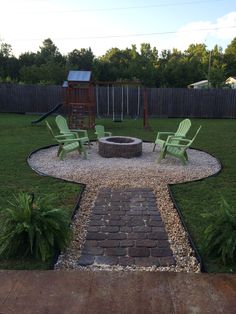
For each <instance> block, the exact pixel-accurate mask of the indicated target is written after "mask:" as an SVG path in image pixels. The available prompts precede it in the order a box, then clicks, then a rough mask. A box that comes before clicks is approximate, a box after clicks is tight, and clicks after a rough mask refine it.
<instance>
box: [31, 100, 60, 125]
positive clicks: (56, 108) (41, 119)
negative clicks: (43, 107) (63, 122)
mask: <svg viewBox="0 0 236 314" xmlns="http://www.w3.org/2000/svg"><path fill="white" fill-rule="evenodd" d="M61 106H63V104H58V105H56V106H55V107H54V108H52V110H50V111H48V112H47V113H45V114H43V115H42V116H41V117H40V118H39V119H37V120H35V121H32V122H31V124H36V123H39V122H41V121H43V120H44V119H46V118H47V117H48V116H50V114H52V113H54V112H56V111H57V110H58V109H59V108H61Z"/></svg>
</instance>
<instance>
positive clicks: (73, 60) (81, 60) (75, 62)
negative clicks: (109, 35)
mask: <svg viewBox="0 0 236 314" xmlns="http://www.w3.org/2000/svg"><path fill="white" fill-rule="evenodd" d="M67 60H68V67H69V69H71V68H72V69H75V70H92V67H93V61H94V54H93V52H92V50H91V48H88V49H85V48H82V49H80V50H78V49H74V50H73V51H72V52H70V53H69V54H68V57H67Z"/></svg>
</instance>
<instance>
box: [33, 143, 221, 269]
mask: <svg viewBox="0 0 236 314" xmlns="http://www.w3.org/2000/svg"><path fill="white" fill-rule="evenodd" d="M57 149H58V148H57V147H56V146H53V147H50V148H47V149H41V150H39V151H37V152H36V153H34V154H32V155H31V157H30V158H29V160H28V162H29V165H30V166H31V167H32V168H33V169H35V170H36V171H39V172H41V173H44V174H46V175H49V176H54V177H56V178H61V179H65V180H68V181H75V182H78V183H84V184H86V188H85V190H84V193H83V196H82V199H81V203H80V210H79V211H78V212H77V213H76V215H75V217H74V220H73V222H72V226H71V227H72V230H73V240H72V241H71V244H70V246H69V247H68V248H67V249H66V250H65V252H63V253H62V254H61V255H60V256H59V259H58V262H57V263H56V265H55V269H78V268H81V267H80V266H78V264H77V261H78V259H79V256H80V254H81V247H82V245H83V243H84V241H85V237H86V229H87V226H88V222H89V217H90V213H91V210H92V208H93V205H94V202H95V199H96V196H97V193H98V190H99V189H100V188H101V187H110V188H128V187H130V188H139V187H148V188H151V189H153V191H154V193H155V196H156V202H157V206H158V208H159V209H160V213H161V216H162V220H163V222H164V224H165V228H166V231H167V234H168V238H169V242H170V246H171V249H172V251H173V254H174V257H175V259H176V265H175V266H170V267H156V266H152V267H137V266H136V267H135V266H134V267H130V266H129V267H121V266H107V265H95V266H92V267H91V266H90V267H89V266H88V267H87V268H84V267H83V269H85V270H93V271H94V270H100V269H106V270H112V271H119V270H132V271H134V270H137V271H144V270H145V271H175V272H179V271H185V272H199V271H200V265H199V263H198V261H197V259H196V257H195V254H194V252H193V249H192V247H191V246H190V244H189V241H188V236H187V234H186V232H185V230H184V228H183V226H182V223H181V220H180V218H179V216H178V213H177V211H176V209H175V207H174V204H173V203H172V200H171V198H170V195H169V192H168V184H174V183H180V182H187V181H193V180H197V179H202V178H206V177H208V176H210V175H213V174H215V173H217V172H218V171H219V170H220V168H221V166H220V163H219V162H218V161H217V159H215V158H214V157H213V156H211V155H209V154H207V153H205V152H203V151H198V150H194V149H189V150H188V156H189V163H188V165H186V166H182V164H181V163H180V161H179V160H178V159H176V158H174V157H171V156H167V157H166V158H165V159H164V160H162V161H161V163H160V164H158V163H157V159H158V157H159V153H160V151H159V149H158V147H157V148H156V150H155V152H152V149H153V144H151V143H143V153H142V156H140V157H134V158H132V159H125V158H102V157H101V156H99V154H98V146H97V144H96V143H93V145H92V147H91V148H90V149H88V150H87V151H88V156H89V158H88V160H86V159H84V158H83V157H82V156H80V155H79V153H78V152H73V153H70V154H68V155H67V156H66V158H65V159H64V160H63V161H61V160H59V159H58V157H57Z"/></svg>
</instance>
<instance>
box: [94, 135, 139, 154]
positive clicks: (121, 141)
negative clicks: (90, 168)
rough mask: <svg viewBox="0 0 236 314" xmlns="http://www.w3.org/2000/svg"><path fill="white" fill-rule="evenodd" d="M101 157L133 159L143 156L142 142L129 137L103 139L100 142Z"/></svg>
mask: <svg viewBox="0 0 236 314" xmlns="http://www.w3.org/2000/svg"><path fill="white" fill-rule="evenodd" d="M98 151H99V155H100V156H102V157H106V158H112V157H123V158H132V157H138V156H141V155H142V140H140V139H138V138H134V137H128V136H109V137H102V138H100V139H99V141H98Z"/></svg>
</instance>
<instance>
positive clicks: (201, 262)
mask: <svg viewBox="0 0 236 314" xmlns="http://www.w3.org/2000/svg"><path fill="white" fill-rule="evenodd" d="M192 149H194V150H198V151H200V152H204V153H207V154H208V155H210V156H212V157H213V158H215V159H216V160H217V162H218V163H219V165H220V170H218V171H217V172H216V173H214V174H212V175H210V176H208V177H205V178H201V179H196V180H192V181H185V182H180V183H173V184H167V187H168V191H169V194H170V197H171V200H172V202H173V204H174V207H175V208H176V210H177V213H178V215H179V218H180V220H181V223H182V225H183V227H184V229H185V231H186V233H187V236H188V240H189V243H190V245H191V246H192V248H193V250H194V253H195V256H196V259H197V260H198V262H199V264H200V270H201V272H206V269H205V265H204V263H203V261H202V258H201V255H200V253H199V250H198V249H197V247H196V245H195V243H194V241H193V239H192V237H191V233H190V232H189V229H188V227H187V225H186V223H185V221H184V217H183V214H182V208H181V206H180V205H178V204H177V203H176V200H175V198H174V196H173V193H172V191H171V187H172V186H175V185H180V184H187V183H192V182H198V181H203V180H206V179H209V178H211V177H216V176H217V175H219V174H220V173H221V172H222V170H223V164H222V162H221V161H220V160H219V159H218V158H216V157H215V156H214V155H213V154H210V153H208V152H206V151H204V150H202V149H198V148H192Z"/></svg>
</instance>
